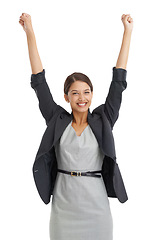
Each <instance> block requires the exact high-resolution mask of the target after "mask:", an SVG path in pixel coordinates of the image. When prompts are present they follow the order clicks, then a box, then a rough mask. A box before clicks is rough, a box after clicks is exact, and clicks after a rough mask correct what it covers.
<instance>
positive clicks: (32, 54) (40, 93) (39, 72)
mask: <svg viewBox="0 0 160 240" xmlns="http://www.w3.org/2000/svg"><path fill="white" fill-rule="evenodd" d="M19 23H20V24H21V26H22V27H23V29H24V31H25V32H26V36H27V43H28V52H29V58H30V63H31V68H32V75H31V87H32V88H33V89H34V90H35V92H36V95H37V97H38V100H39V108H40V111H41V113H42V115H43V117H44V118H45V120H46V123H47V124H48V122H49V121H50V119H51V118H52V116H53V115H54V113H55V112H56V109H57V104H56V103H55V102H54V100H53V98H52V94H51V92H50V89H49V87H48V84H47V82H46V78H45V70H44V69H43V66H42V62H41V59H40V56H39V53H38V49H37V44H36V38H35V34H34V31H33V27H32V23H31V16H30V15H29V14H27V13H22V15H21V16H20V19H19Z"/></svg>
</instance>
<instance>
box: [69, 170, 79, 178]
mask: <svg viewBox="0 0 160 240" xmlns="http://www.w3.org/2000/svg"><path fill="white" fill-rule="evenodd" d="M73 173H77V176H81V172H75V171H72V172H71V176H72V177H73V176H76V175H73ZM78 173H79V175H78Z"/></svg>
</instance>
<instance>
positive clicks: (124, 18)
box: [121, 14, 133, 31]
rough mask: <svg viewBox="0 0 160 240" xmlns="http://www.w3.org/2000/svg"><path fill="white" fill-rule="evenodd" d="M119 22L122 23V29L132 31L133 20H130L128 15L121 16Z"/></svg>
mask: <svg viewBox="0 0 160 240" xmlns="http://www.w3.org/2000/svg"><path fill="white" fill-rule="evenodd" d="M121 20H122V22H123V25H124V29H125V30H130V31H132V29H133V19H132V18H131V16H130V14H126V15H125V14H123V15H122V17H121Z"/></svg>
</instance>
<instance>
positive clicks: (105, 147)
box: [31, 67, 128, 204]
mask: <svg viewBox="0 0 160 240" xmlns="http://www.w3.org/2000/svg"><path fill="white" fill-rule="evenodd" d="M126 75H127V71H126V70H125V69H122V68H115V67H113V76H112V81H111V84H110V88H109V92H108V95H107V98H106V101H105V103H104V104H102V105H100V106H99V107H97V108H95V109H94V110H93V111H92V113H91V112H90V109H89V110H88V124H89V126H90V127H91V129H92V131H93V133H94V134H95V137H96V139H97V141H98V144H99V147H100V149H101V150H102V152H103V153H104V155H105V157H104V159H103V165H102V177H103V180H104V184H105V187H106V191H107V194H108V197H114V198H118V199H119V201H120V202H121V203H124V202H125V201H127V199H128V197H127V193H126V190H125V186H124V183H123V179H122V176H121V173H120V170H119V166H118V164H117V162H116V154H115V145H114V138H113V134H112V129H113V126H114V124H115V122H116V120H117V118H118V115H119V109H120V105H121V101H122V92H123V90H125V89H126V87H127V82H126ZM31 87H32V88H33V89H34V90H35V92H36V95H37V97H38V100H39V108H40V111H41V113H42V115H43V117H44V118H45V121H46V125H47V127H46V130H45V132H44V134H43V137H42V140H41V143H40V146H39V149H38V152H37V154H36V158H35V161H34V165H33V175H34V180H35V184H36V186H37V190H38V192H39V195H40V197H41V198H42V200H43V201H44V203H45V204H48V203H49V202H50V197H51V195H52V192H53V189H54V185H55V180H56V176H57V159H56V155H55V148H54V146H55V144H56V143H57V141H58V140H59V139H60V137H61V135H62V134H63V132H64V130H65V128H66V127H67V125H68V124H69V123H70V122H71V121H72V119H73V113H71V114H70V113H68V112H67V111H66V110H65V109H64V108H62V107H61V106H59V105H57V104H56V103H55V102H54V100H53V97H52V95H51V93H50V90H49V87H48V84H47V82H46V78H45V69H43V71H42V72H39V73H37V74H32V75H31ZM66 170H67V169H66Z"/></svg>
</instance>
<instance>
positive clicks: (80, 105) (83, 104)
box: [77, 103, 87, 107]
mask: <svg viewBox="0 0 160 240" xmlns="http://www.w3.org/2000/svg"><path fill="white" fill-rule="evenodd" d="M86 104H87V103H77V105H78V106H79V107H84V106H86Z"/></svg>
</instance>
